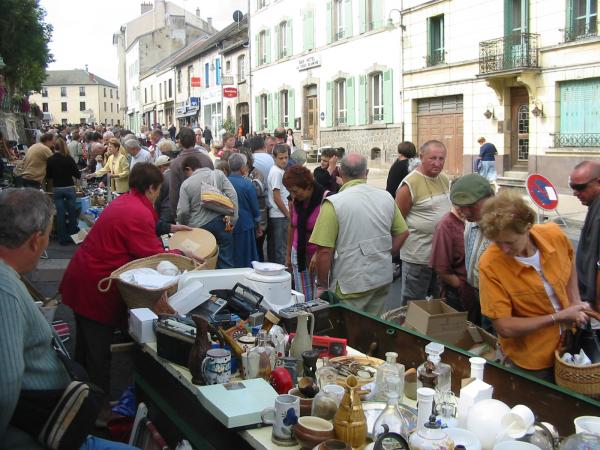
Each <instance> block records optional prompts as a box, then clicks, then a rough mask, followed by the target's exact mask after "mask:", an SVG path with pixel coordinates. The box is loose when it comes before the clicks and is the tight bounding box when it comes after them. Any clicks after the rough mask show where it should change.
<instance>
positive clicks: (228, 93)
mask: <svg viewBox="0 0 600 450" xmlns="http://www.w3.org/2000/svg"><path fill="white" fill-rule="evenodd" d="M237 95H238V92H237V88H234V87H226V88H223V97H225V98H235V97H237Z"/></svg>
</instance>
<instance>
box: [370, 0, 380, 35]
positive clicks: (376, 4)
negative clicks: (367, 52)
mask: <svg viewBox="0 0 600 450" xmlns="http://www.w3.org/2000/svg"><path fill="white" fill-rule="evenodd" d="M371 7H372V8H373V11H372V12H371V14H372V17H373V28H371V29H372V30H377V29H379V28H381V27H383V5H382V4H381V0H372V2H371Z"/></svg>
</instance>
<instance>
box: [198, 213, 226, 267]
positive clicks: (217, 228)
mask: <svg viewBox="0 0 600 450" xmlns="http://www.w3.org/2000/svg"><path fill="white" fill-rule="evenodd" d="M200 228H203V229H205V230H206V231H210V232H211V233H212V234H213V235H214V236H215V239H216V240H217V244H218V246H219V259H218V260H217V269H232V268H233V267H234V265H233V233H232V232H228V231H225V222H223V216H218V217H215V218H214V219H213V220H211V221H210V222H208V223H207V224H204V225H202V226H201V227H200Z"/></svg>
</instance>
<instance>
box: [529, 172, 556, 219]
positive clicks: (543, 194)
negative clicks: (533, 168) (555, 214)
mask: <svg viewBox="0 0 600 450" xmlns="http://www.w3.org/2000/svg"><path fill="white" fill-rule="evenodd" d="M527 193H528V194H529V197H530V198H531V200H532V201H533V202H534V203H535V204H536V205H537V206H539V207H540V208H542V209H545V210H547V211H552V210H555V209H556V207H557V206H558V195H557V194H556V189H554V186H553V185H552V183H550V181H549V180H548V179H547V178H546V177H544V176H542V175H540V174H539V173H532V174H531V175H529V176H528V177H527Z"/></svg>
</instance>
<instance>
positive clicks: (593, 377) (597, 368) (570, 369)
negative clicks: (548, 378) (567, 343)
mask: <svg viewBox="0 0 600 450" xmlns="http://www.w3.org/2000/svg"><path fill="white" fill-rule="evenodd" d="M554 357H555V360H556V361H555V362H554V378H555V381H556V384H558V385H559V386H561V387H565V388H567V389H571V390H572V391H575V392H577V393H579V394H584V395H588V396H590V397H592V398H595V399H600V363H596V364H591V365H589V366H576V365H574V364H569V363H566V362H564V361H563V360H562V359H560V353H559V351H558V350H556V351H555V352H554Z"/></svg>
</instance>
